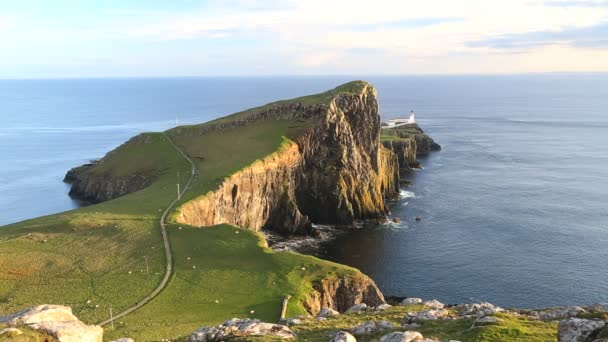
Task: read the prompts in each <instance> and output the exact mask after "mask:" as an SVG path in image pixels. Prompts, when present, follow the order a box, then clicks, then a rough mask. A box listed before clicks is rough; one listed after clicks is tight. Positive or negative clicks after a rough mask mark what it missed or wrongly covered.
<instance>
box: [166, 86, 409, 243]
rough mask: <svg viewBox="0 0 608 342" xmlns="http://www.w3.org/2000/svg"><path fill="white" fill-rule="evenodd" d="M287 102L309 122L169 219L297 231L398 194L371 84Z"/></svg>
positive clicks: (360, 214)
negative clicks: (311, 100)
mask: <svg viewBox="0 0 608 342" xmlns="http://www.w3.org/2000/svg"><path fill="white" fill-rule="evenodd" d="M295 108H296V109H297V110H296V111H295V112H294V111H290V114H289V117H290V118H301V117H306V118H310V119H311V121H312V122H313V127H312V128H310V129H309V130H308V131H307V132H306V133H304V134H303V135H301V136H300V137H299V138H297V139H296V141H295V143H291V144H289V146H288V147H284V148H282V149H281V150H280V151H279V152H277V153H276V154H274V155H272V156H269V157H267V158H265V159H263V160H262V161H259V162H256V163H254V164H253V165H251V166H249V167H247V168H245V169H244V170H242V171H240V172H237V173H236V174H234V175H232V176H230V177H229V178H228V179H226V180H225V181H224V183H223V184H222V185H221V186H220V188H219V189H218V190H216V191H214V192H211V193H209V194H207V195H205V196H202V197H200V198H198V199H195V200H193V201H190V202H188V203H186V204H184V205H182V206H181V207H180V208H179V213H178V214H177V215H176V220H177V221H178V222H180V223H185V224H190V225H195V226H207V225H213V224H219V223H230V224H234V225H237V226H240V227H244V228H249V229H254V230H259V229H261V228H267V229H272V230H275V231H278V232H281V233H287V234H294V233H298V234H304V233H309V232H310V229H311V222H314V223H329V224H352V223H353V222H354V221H355V220H358V219H366V218H377V217H381V216H383V215H384V214H385V213H386V211H387V209H386V206H385V198H387V197H394V196H397V194H398V190H399V189H398V187H399V165H398V160H397V157H396V156H395V154H393V153H391V152H390V151H389V150H387V149H386V148H384V147H383V146H382V145H381V144H380V140H379V137H380V118H379V116H378V103H377V100H376V90H375V89H374V88H373V87H372V86H371V85H367V86H365V87H364V88H363V89H362V91H361V92H359V93H355V94H340V95H337V96H336V97H335V98H334V99H333V100H332V101H331V102H330V103H329V105H328V106H313V107H312V108H311V107H308V106H302V105H298V106H297V107H295ZM297 111H300V112H301V113H304V115H299V114H298V113H297ZM229 128H230V127H229Z"/></svg>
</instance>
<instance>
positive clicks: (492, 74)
mask: <svg viewBox="0 0 608 342" xmlns="http://www.w3.org/2000/svg"><path fill="white" fill-rule="evenodd" d="M597 74H608V71H529V72H515V73H445V74H442V73H402V74H382V73H379V74H359V75H356V74H276V75H256V74H250V75H145V76H144V75H142V76H64V77H62V76H59V77H0V81H43V80H49V81H51V80H119V79H125V80H126V79H186V78H192V79H194V78H209V79H213V78H227V79H228V78H233V79H238V78H287V77H291V78H322V77H327V78H329V77H355V78H362V77H415V76H421V77H462V76H489V77H491V76H527V75H597Z"/></svg>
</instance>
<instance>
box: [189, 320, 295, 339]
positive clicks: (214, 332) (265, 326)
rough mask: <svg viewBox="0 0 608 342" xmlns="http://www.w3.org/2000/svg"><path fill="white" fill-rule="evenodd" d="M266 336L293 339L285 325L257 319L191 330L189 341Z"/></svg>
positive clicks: (292, 334)
mask: <svg viewBox="0 0 608 342" xmlns="http://www.w3.org/2000/svg"><path fill="white" fill-rule="evenodd" d="M243 336H267V337H274V338H279V339H293V338H294V337H295V335H294V333H293V332H292V331H291V329H289V328H288V327H287V326H285V325H280V324H272V323H264V322H260V320H257V319H238V318H233V319H230V320H227V321H226V322H224V323H223V324H220V325H218V326H215V327H202V328H200V329H198V330H197V331H195V332H193V333H192V334H191V335H190V336H189V337H188V341H189V342H214V341H217V342H219V341H226V340H230V339H232V338H234V337H243Z"/></svg>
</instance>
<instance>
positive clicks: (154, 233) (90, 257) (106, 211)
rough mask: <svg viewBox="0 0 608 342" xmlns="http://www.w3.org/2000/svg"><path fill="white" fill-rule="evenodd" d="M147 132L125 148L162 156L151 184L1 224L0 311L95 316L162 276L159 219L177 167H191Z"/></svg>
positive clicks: (140, 292) (89, 319) (157, 136)
mask: <svg viewBox="0 0 608 342" xmlns="http://www.w3.org/2000/svg"><path fill="white" fill-rule="evenodd" d="M149 136H150V137H151V138H152V142H151V143H150V144H147V145H142V146H140V147H138V148H133V149H131V148H126V149H123V151H122V152H123V153H125V154H133V155H136V154H141V153H142V152H143V153H150V154H154V155H155V156H157V157H158V158H156V160H157V162H158V165H156V167H157V168H158V169H159V170H164V172H163V174H162V175H161V176H160V177H159V178H158V179H157V181H156V182H155V183H154V184H153V185H152V186H150V187H148V188H146V189H144V190H142V191H139V192H137V193H133V194H131V195H128V196H125V197H122V198H119V199H116V200H113V201H109V202H105V203H101V204H98V205H94V206H89V207H86V208H81V209H78V210H73V211H68V212H64V213H60V214H55V215H50V216H45V217H41V218H37V219H33V220H28V221H23V222H20V223H17V224H12V225H8V226H4V227H1V228H0V315H1V314H7V313H12V312H15V311H18V310H20V309H23V308H25V307H29V306H32V305H36V304H43V303H52V304H65V305H69V306H71V307H72V308H73V310H74V312H75V314H76V315H77V316H78V317H80V318H82V319H83V320H85V321H86V322H96V321H99V320H101V319H103V318H106V317H107V316H108V315H109V308H110V307H112V308H113V310H114V312H117V311H119V310H121V309H124V308H126V307H128V306H130V305H132V304H133V303H135V302H137V301H138V300H139V299H141V298H142V297H143V296H145V295H146V294H147V293H149V292H150V291H152V289H154V287H155V286H156V285H157V284H158V283H159V282H160V279H161V278H162V274H163V272H164V266H163V265H164V263H165V258H164V253H163V248H162V240H161V234H160V227H159V223H158V220H159V218H160V215H161V209H162V210H164V208H165V207H167V205H168V204H169V203H170V202H171V200H172V198H173V197H174V194H175V175H176V173H177V172H178V171H181V172H188V171H189V165H188V163H187V162H186V161H185V160H184V159H183V158H181V157H179V156H178V155H176V153H175V150H174V149H173V148H172V147H171V146H170V145H169V143H168V142H167V140H166V138H165V137H164V135H162V134H160V133H156V134H150V135H149ZM123 157H124V158H125V159H128V155H125V156H123ZM119 172H123V170H120V171H119ZM41 200H43V199H41ZM146 260H147V264H148V270H147V272H146Z"/></svg>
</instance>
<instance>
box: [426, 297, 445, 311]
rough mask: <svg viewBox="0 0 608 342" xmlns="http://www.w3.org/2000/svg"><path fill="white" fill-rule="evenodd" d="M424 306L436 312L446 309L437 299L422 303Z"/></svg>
mask: <svg viewBox="0 0 608 342" xmlns="http://www.w3.org/2000/svg"><path fill="white" fill-rule="evenodd" d="M422 305H424V306H428V307H429V308H431V309H436V310H437V309H443V308H444V307H445V304H443V303H442V302H440V301H438V300H437V299H433V300H427V301H424V302H422Z"/></svg>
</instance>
